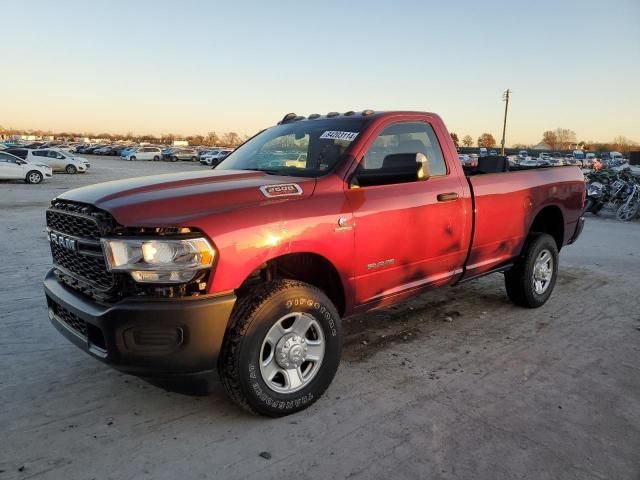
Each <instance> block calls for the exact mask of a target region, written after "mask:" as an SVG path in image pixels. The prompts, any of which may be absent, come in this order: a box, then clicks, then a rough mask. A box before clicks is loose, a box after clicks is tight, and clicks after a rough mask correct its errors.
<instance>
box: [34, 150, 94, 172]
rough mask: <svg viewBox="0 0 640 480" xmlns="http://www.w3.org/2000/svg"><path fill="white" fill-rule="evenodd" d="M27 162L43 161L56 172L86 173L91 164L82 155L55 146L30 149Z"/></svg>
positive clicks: (42, 162)
mask: <svg viewBox="0 0 640 480" xmlns="http://www.w3.org/2000/svg"><path fill="white" fill-rule="evenodd" d="M27 162H30V163H41V164H44V165H47V166H49V167H51V169H52V170H53V171H54V172H67V173H70V174H74V173H78V172H79V173H85V172H86V171H87V170H88V169H89V167H90V166H91V164H90V163H89V162H88V161H87V160H86V159H84V158H82V157H76V156H74V155H73V154H71V153H67V152H64V151H62V150H58V149H55V148H42V149H38V150H29V153H28V154H27Z"/></svg>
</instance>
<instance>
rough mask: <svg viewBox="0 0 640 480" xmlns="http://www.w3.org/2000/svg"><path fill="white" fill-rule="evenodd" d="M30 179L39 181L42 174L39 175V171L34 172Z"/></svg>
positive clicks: (33, 181)
mask: <svg viewBox="0 0 640 480" xmlns="http://www.w3.org/2000/svg"><path fill="white" fill-rule="evenodd" d="M29 181H30V182H31V183H38V182H39V181H40V175H38V174H37V173H32V174H31V175H29Z"/></svg>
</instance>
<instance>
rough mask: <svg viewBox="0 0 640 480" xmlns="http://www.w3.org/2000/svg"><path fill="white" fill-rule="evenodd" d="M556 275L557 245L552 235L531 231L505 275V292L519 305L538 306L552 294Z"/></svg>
mask: <svg viewBox="0 0 640 480" xmlns="http://www.w3.org/2000/svg"><path fill="white" fill-rule="evenodd" d="M557 276H558V247H557V245H556V242H555V240H554V239H553V237H552V236H551V235H548V234H546V233H533V234H531V235H529V237H528V238H527V242H526V244H525V246H524V249H523V251H522V254H521V255H520V258H519V259H518V261H517V263H516V264H515V265H514V266H513V268H512V269H511V270H509V271H507V272H505V274H504V284H505V287H506V289H507V295H508V296H509V298H510V299H511V301H512V302H513V303H515V304H516V305H520V306H522V307H528V308H538V307H540V306H542V305H544V304H545V303H546V301H547V300H548V299H549V297H550V296H551V293H552V292H553V288H554V286H555V284H556V278H557Z"/></svg>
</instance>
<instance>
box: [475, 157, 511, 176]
mask: <svg viewBox="0 0 640 480" xmlns="http://www.w3.org/2000/svg"><path fill="white" fill-rule="evenodd" d="M476 170H477V171H478V172H480V173H500V172H507V171H509V161H508V160H507V157H504V156H502V155H489V156H486V157H480V158H479V159H478V168H477V169H476Z"/></svg>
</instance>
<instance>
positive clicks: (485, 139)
mask: <svg viewBox="0 0 640 480" xmlns="http://www.w3.org/2000/svg"><path fill="white" fill-rule="evenodd" d="M451 139H452V140H453V143H454V144H455V146H456V147H459V146H461V145H462V146H464V147H472V146H473V145H474V141H473V138H472V137H471V135H465V136H464V137H462V141H460V139H459V137H458V134H457V133H455V132H451ZM540 143H543V144H545V145H547V146H548V147H549V150H570V149H572V148H576V149H580V150H588V151H593V152H620V153H623V154H625V155H627V154H628V153H629V152H630V151H632V150H638V148H640V147H639V145H638V142H634V141H633V140H630V139H628V138H627V137H625V136H622V135H619V136H617V137H615V138H614V139H613V140H612V141H611V142H595V141H577V136H576V132H574V131H573V130H570V129H568V128H556V129H555V130H546V131H545V132H543V133H542V138H541V141H540ZM475 144H476V145H477V146H478V147H485V148H493V147H495V146H496V145H497V142H496V139H495V138H494V136H493V135H492V134H490V133H487V132H485V133H483V134H482V135H480V136H479V137H478V139H477V140H476V141H475ZM534 146H535V145H532V144H530V145H526V144H515V145H513V148H521V149H532V148H533V147H534Z"/></svg>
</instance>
